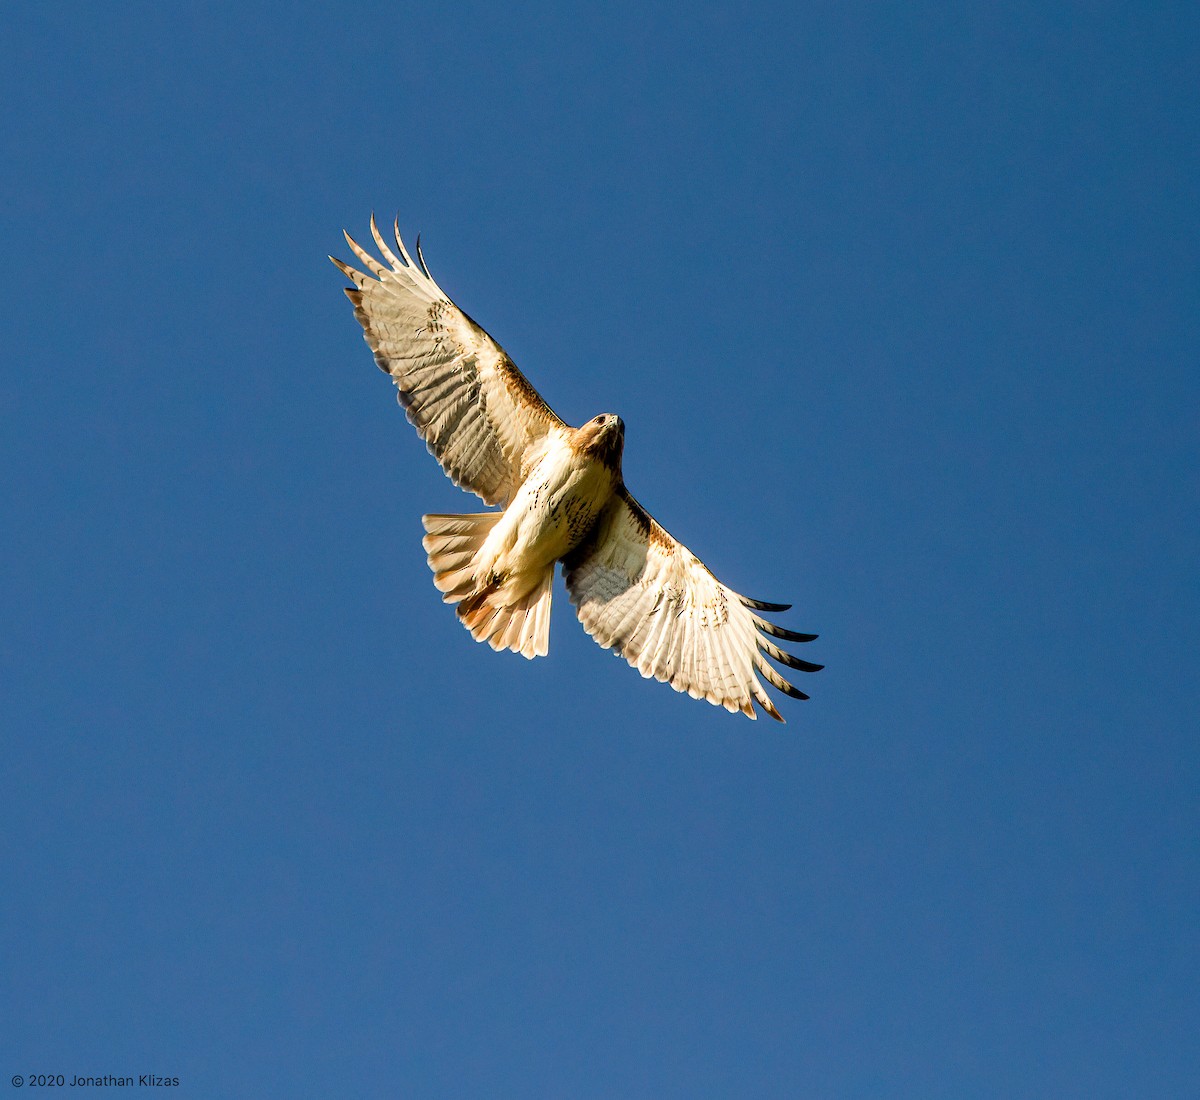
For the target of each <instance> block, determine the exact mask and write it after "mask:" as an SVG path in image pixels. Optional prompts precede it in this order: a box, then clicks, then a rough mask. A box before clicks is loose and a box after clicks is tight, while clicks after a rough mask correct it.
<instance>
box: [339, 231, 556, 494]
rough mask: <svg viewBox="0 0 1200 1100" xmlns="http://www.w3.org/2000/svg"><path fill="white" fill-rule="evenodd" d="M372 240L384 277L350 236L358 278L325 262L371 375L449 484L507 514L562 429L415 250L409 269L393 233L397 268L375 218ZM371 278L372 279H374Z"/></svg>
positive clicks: (350, 269)
mask: <svg viewBox="0 0 1200 1100" xmlns="http://www.w3.org/2000/svg"><path fill="white" fill-rule="evenodd" d="M371 235H372V236H373V237H374V238H375V244H376V245H378V247H379V252H380V255H382V256H383V258H384V260H385V261H386V262H387V264H388V265H389V266H387V267H385V266H384V265H383V264H381V263H380V262H379V261H378V260H377V259H376V258H375V257H374V256H372V255H371V254H370V253H369V252H367V251H366V250H365V249H364V248H362V247H361V246H360V245H359V244H358V242H357V241H355V240H354V239H353V238H352V237H351V236H350V234H349V233H347V234H346V241H347V242H348V243H349V245H350V247H351V249H353V250H354V254H355V255H356V256H357V257H358V258H359V260H360V261H361V262H362V265H363V266H364V267H365V268H366V269H367V271H369V272H370V275H367V274H364V273H363V272H361V271H359V270H357V269H356V268H353V267H350V266H349V265H348V264H344V263H342V262H341V260H337V259H334V257H332V256H330V257H329V258H330V259H331V260H333V262H334V263H335V264H336V265H337V266H338V268H340V269H341V271H342V272H343V273H344V274H345V275H346V277H347V278H348V279H349V280H350V281H351V282H352V283H354V287H353V289H347V291H346V296H347V297H348V298H349V299H350V301H351V302H353V303H354V316H355V317H357V318H358V320H359V323H360V324H361V325H362V327H363V337H364V339H365V340H366V341H367V344H368V345H370V348H371V350H372V351H373V352H374V353H375V362H376V363H378V364H379V368H380V369H381V370H383V371H386V372H387V373H388V374H390V375H391V376H392V379H393V381H394V382H395V383H396V387H397V389H398V390H399V391H400V393H399V398H400V404H401V405H403V406H404V408H405V410H406V411H407V413H408V419H409V420H410V421H411V422H412V423H413V425H414V426H415V427H416V429H417V431H418V432H420V433H421V438H422V439H424V440H425V442H426V443H427V444H428V446H429V450H430V453H431V454H433V456H434V457H435V458H436V459H437V460H438V462H440V463H441V464H442V469H444V470H445V471H446V473H447V474H448V475H449V476H450V479H451V480H452V481H453V482H454V483H455V484H456V485H461V486H462V487H463V488H464V489H469V490H470V491H471V492H473V493H475V494H476V495H477V496H480V497H482V498H483V499H484V500H485V501H486V502H487V503H488V504H499V505H505V504H506V503H507V502H508V501H509V500H510V499H511V498H512V496H513V494H514V493H515V492H516V490H517V487H518V486H519V485H520V484H521V482H522V481H523V480H524V479H525V475H526V474H527V473H528V472H529V470H530V468H531V467H532V466H533V464H534V463H535V462H536V461H537V457H538V455H539V454H540V453H541V450H542V447H541V445H542V444H544V441H545V439H546V437H547V436H548V435H550V434H551V433H556V432H559V431H562V430H564V429H565V428H566V425H565V424H564V423H563V421H562V420H561V419H559V417H558V416H556V415H555V413H554V412H553V411H552V410H551V409H550V407H549V406H548V405H547V404H546V403H545V402H544V401H543V400H542V399H541V397H540V396H539V394H538V392H537V390H535V389H534V388H533V387H532V386H531V385H530V384H529V382H528V381H527V380H526V378H525V376H524V375H523V374H522V373H521V372H520V371H519V370H517V368H516V366H515V365H514V364H513V361H512V360H511V359H509V357H508V356H507V355H506V354H505V353H504V349H503V348H502V347H500V345H499V344H497V343H496V341H495V340H493V339H492V338H491V337H490V336H489V335H488V334H487V333H486V332H484V330H483V329H482V328H480V327H479V326H478V325H477V324H476V323H475V322H474V321H472V320H471V318H470V317H468V316H467V315H466V314H465V313H463V311H462V310H461V309H459V308H458V306H456V305H455V304H454V303H453V302H452V301H451V300H450V298H449V296H448V295H447V294H446V293H445V291H443V290H442V288H441V287H439V286H438V285H437V283H435V282H434V281H433V278H432V276H430V274H429V270H428V269H427V268H426V266H425V258H424V257H423V256H422V255H421V245H420V241H418V242H417V259H416V262H414V261H413V259H412V257H411V256H410V255H409V254H408V250H407V249H406V248H405V247H404V242H403V241H402V240H401V239H400V230H399V226H397V227H396V228H395V236H396V246H397V248H399V250H400V255H401V256H402V257H403V260H401V259H398V258H397V257H396V256H395V255H394V254H393V252H392V251H391V249H390V248H389V247H388V246H387V243H386V242H385V241H384V239H383V236H382V234H381V233H380V232H379V228H378V227H377V226H376V224H375V218H374V216H373V215H372V217H371ZM372 276H374V277H373V278H372Z"/></svg>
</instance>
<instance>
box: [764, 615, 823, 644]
mask: <svg viewBox="0 0 1200 1100" xmlns="http://www.w3.org/2000/svg"><path fill="white" fill-rule="evenodd" d="M757 625H758V629H759V630H761V631H762V632H763V633H764V634H770V635H771V636H772V637H774V638H782V639H783V640H784V641H785V642H815V641H816V640H817V635H816V634H798V633H797V632H796V631H794V630H788V629H786V628H785V627H782V626H776V625H775V624H774V623H769V622H767V621H766V619H760V620H758V623H757Z"/></svg>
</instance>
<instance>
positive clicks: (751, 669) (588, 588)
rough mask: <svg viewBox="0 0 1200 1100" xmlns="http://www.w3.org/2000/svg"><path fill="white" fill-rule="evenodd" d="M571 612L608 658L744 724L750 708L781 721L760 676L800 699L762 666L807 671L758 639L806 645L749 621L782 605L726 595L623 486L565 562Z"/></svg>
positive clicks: (811, 668)
mask: <svg viewBox="0 0 1200 1100" xmlns="http://www.w3.org/2000/svg"><path fill="white" fill-rule="evenodd" d="M563 569H564V573H565V576H566V581H567V590H568V591H569V592H570V595H571V602H572V603H573V604H574V605H575V608H576V611H577V612H578V614H579V619H580V621H581V622H582V623H583V627H584V629H585V630H586V631H587V632H588V633H589V634H590V635H591V636H592V637H593V638H595V639H596V641H597V642H599V643H600V645H602V646H604V647H605V648H606V649H610V648H611V649H614V650H616V652H617V653H618V654H620V655H621V656H622V657H624V658H625V660H627V661H628V662H629V663H630V664H631V665H633V667H634V668H636V669H637V670H638V671H639V672H640V673H641V674H642V675H643V676H647V677H649V676H653V677H654V678H655V679H656V680H665V681H667V682H668V683H669V684H670V685H671V687H673V688H674V689H675V690H676V691H686V692H687V693H688V694H689V695H690V696H692V698H694V699H707V700H708V701H709V702H710V703H713V704H715V705H717V706H723V707H724V708H725V709H726V710H730V711H737V710H740V711H741V712H742V713H743V714H746V715H748V716H749V717H750V718H755V717H757V715H756V714H755V712H754V706H753V703H752V700H757V702H758V703H759V705H760V706H761V707H762V708H763V710H765V711H766V712H767V713H768V714H769V715H770V716H771V717H772V718H776V719H778V720H779V721H780V722H782V721H783V718H782V717H781V716H780V714H779V711H778V710H776V709H775V705H774V704H773V703H772V702H771V700H770V698H769V697H768V696H767V693H766V691H765V690H764V688H763V686H762V683H761V682H760V681H759V678H758V677H759V676H762V678H763V679H764V680H766V681H767V683H768V684H771V685H772V686H773V687H777V688H778V689H779V690H780V691H782V692H785V693H786V694H788V695H791V696H794V697H795V698H797V699H807V698H808V696H807V695H805V694H804V693H803V692H802V691H799V690H798V689H797V688H795V687H793V686H792V685H791V684H789V683H788V682H787V681H786V680H785V679H784V678H783V677H782V676H780V675H779V673H778V672H776V671H775V669H774V668H772V667H771V666H770V665H769V664H767V662H766V659H765V657H764V655H765V656H766V657H771V658H773V659H775V660H776V661H780V662H781V663H783V664H785V665H790V666H791V667H792V668H797V669H800V670H801V671H803V672H816V671H817V670H818V669H819V668H822V667H823V666H822V665H814V664H811V663H810V662H808V661H802V660H800V658H799V657H793V656H792V655H791V654H790V653H784V652H783V650H781V649H780V648H779V647H778V646H776V645H775V644H774V643H772V642H771V640H770V639H769V638H768V637H767V635H768V634H769V635H773V636H775V637H776V638H784V639H788V640H790V641H794V642H808V641H811V640H812V639H813V638H815V637H816V635H815V634H796V633H794V632H793V631H790V630H784V629H783V628H782V627H778V626H775V625H774V624H773V623H769V622H767V620H766V619H764V618H762V617H761V616H759V615H756V614H755V613H754V612H755V611H786V610H787V607H786V605H780V604H764V603H760V602H758V601H757V600H749V599H747V598H746V597H745V596H740V595H738V594H737V593H736V592H734V591H732V590H731V589H729V588H726V587H725V585H723V584H722V583H721V582H720V581H719V580H717V578H716V577H714V576H713V575H712V574H711V573H710V572H709V571H708V569H707V568H706V567H705V565H704V563H703V562H702V561H701V560H700V559H699V558H697V557H696V555H695V554H693V553H692V552H691V551H690V550H689V549H688V548H687V547H686V546H684V545H683V544H682V543H680V542H676V540H675V539H673V538H672V537H671V536H670V535H669V534H668V533H667V532H666V531H664V530H663V528H662V527H660V526H659V525H658V524H657V523H656V522H655V521H654V519H653V517H651V516H650V515H649V513H647V512H646V511H645V510H644V509H643V508H642V506H641V505H640V504H638V502H637V501H636V500H634V499H633V497H632V496H630V495H629V493H628V491H627V490H626V489H625V488H624V486H622V487H621V488H620V489H619V490H618V492H617V493H616V494H615V495H614V496H613V498H612V500H611V501H610V503H609V504H608V505H607V506H606V508H605V509H604V511H603V512H602V513H601V514H600V517H599V519H598V520H597V521H596V525H595V527H594V529H593V531H592V534H591V535H590V536H589V537H588V539H587V540H586V541H585V542H584V544H583V545H582V546H580V547H578V548H577V549H576V550H574V551H572V553H571V554H570V555H569V556H568V557H567V558H565V559H564V561H563Z"/></svg>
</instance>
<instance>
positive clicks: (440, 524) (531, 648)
mask: <svg viewBox="0 0 1200 1100" xmlns="http://www.w3.org/2000/svg"><path fill="white" fill-rule="evenodd" d="M500 515H501V513H499V512H483V513H479V514H477V515H465V516H448V515H428V516H423V517H422V522H423V523H424V524H425V530H426V532H427V534H426V535H425V538H424V539H422V545H423V546H424V547H425V551H426V553H427V554H428V555H429V567H430V568H431V569H432V570H433V583H434V585H435V586H436V587H437V588H438V590H439V591H440V592H441V593H442V599H443V600H444V601H445V602H446V603H456V604H458V611H457V613H458V617H459V618H460V619H461V620H462V622H463V625H464V626H465V627H466V628H467V629H468V630H469V631H470V632H471V634H472V635H473V636H474V637H475V639H476V640H477V641H480V642H487V643H488V645H490V646H491V647H492V648H493V649H496V650H499V649H511V650H514V651H515V652H517V653H520V654H521V655H522V656H523V657H529V658H533V657H544V656H546V654H547V653H549V652H550V600H551V597H552V595H553V582H554V566H553V564H551V565H550V566H549V567H548V568H547V569H546V570H545V572H544V574H543V575H542V576H541V577H539V578H537V579H536V581H534V582H533V584H532V585H528V581H529V579H530V578H528V577H526V578H525V583H522V584H521V587H520V588H518V589H516V591H521V590H522V589H525V588H526V587H528V591H525V592H524V593H523V594H522V595H520V596H516V598H514V591H513V589H512V586H511V583H510V584H509V585H506V584H504V583H497V582H496V581H495V579H494V578H485V577H480V576H477V575H476V572H475V568H474V561H475V557H476V555H477V553H478V551H479V548H480V547H481V546H482V545H483V543H484V541H485V540H486V539H487V537H488V534H489V533H490V532H491V530H492V528H493V527H494V526H495V525H496V521H497V520H499V518H500Z"/></svg>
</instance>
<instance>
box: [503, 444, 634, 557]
mask: <svg viewBox="0 0 1200 1100" xmlns="http://www.w3.org/2000/svg"><path fill="white" fill-rule="evenodd" d="M613 480H614V479H613V474H612V471H611V470H609V469H608V467H606V466H603V465H601V464H600V463H598V462H595V461H592V460H590V459H585V458H581V457H580V456H578V455H576V454H574V453H573V452H572V451H571V450H570V449H569V448H567V447H566V445H565V444H564V445H562V446H557V447H552V448H551V449H550V450H548V452H547V453H546V455H545V456H544V457H543V458H542V460H541V462H539V463H538V464H537V466H535V467H534V468H533V470H532V471H531V472H530V474H529V477H528V478H526V480H525V483H524V484H523V485H522V486H521V488H520V489H519V490H518V491H517V494H516V496H515V497H514V498H513V499H512V501H511V503H510V504H509V506H508V507H507V508H506V509H505V511H504V516H503V518H502V519H501V520H500V522H499V523H497V524H496V526H495V527H494V528H493V529H492V532H491V534H490V535H489V536H488V539H487V542H486V543H485V544H484V547H483V551H482V553H481V555H480V559H481V564H483V559H489V561H488V564H489V566H490V568H491V569H492V570H493V571H495V572H496V573H497V574H501V575H512V574H516V573H524V574H530V575H541V574H542V572H543V571H544V570H545V568H546V566H547V565H549V564H550V563H552V562H554V561H556V560H557V559H558V558H561V557H562V556H563V555H564V554H566V553H567V552H568V551H570V550H572V549H573V548H574V547H576V546H578V545H579V543H580V542H581V541H583V539H584V537H585V536H586V535H587V533H588V532H589V531H590V530H591V527H592V524H593V523H594V522H595V519H596V516H597V515H598V514H599V512H600V509H601V508H603V507H604V505H605V504H607V503H608V499H609V497H610V496H611V495H612V491H613Z"/></svg>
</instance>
